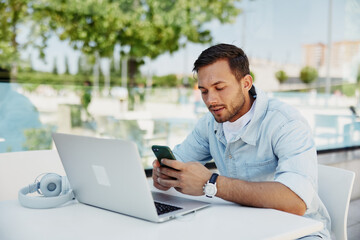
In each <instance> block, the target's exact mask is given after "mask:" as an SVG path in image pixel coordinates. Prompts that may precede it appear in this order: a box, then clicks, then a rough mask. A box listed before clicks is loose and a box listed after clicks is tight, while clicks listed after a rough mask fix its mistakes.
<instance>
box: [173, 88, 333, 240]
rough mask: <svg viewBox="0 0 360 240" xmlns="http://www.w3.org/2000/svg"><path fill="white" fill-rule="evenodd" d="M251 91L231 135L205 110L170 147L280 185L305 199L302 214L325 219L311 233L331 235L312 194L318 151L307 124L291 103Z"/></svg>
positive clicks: (224, 170)
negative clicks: (246, 117) (244, 119)
mask: <svg viewBox="0 0 360 240" xmlns="http://www.w3.org/2000/svg"><path fill="white" fill-rule="evenodd" d="M256 93H257V96H256V106H255V111H254V115H253V117H252V119H251V120H250V122H249V123H248V124H247V125H246V126H245V127H243V129H242V131H241V132H240V134H239V135H238V136H237V137H236V138H235V139H233V140H232V141H231V142H227V141H226V139H225V136H224V132H223V124H222V123H218V122H216V121H215V119H214V117H213V116H212V114H211V113H207V114H206V115H205V116H204V117H202V118H201V119H200V120H199V121H198V123H197V124H196V126H195V129H194V130H193V131H192V132H191V134H190V135H189V136H188V137H187V138H186V139H185V141H184V142H183V143H181V144H180V145H177V146H176V147H175V148H174V154H175V157H176V158H177V159H178V160H180V161H183V162H190V161H199V162H201V163H203V164H205V163H206V162H208V161H210V160H212V159H214V161H215V163H216V166H217V168H218V170H219V173H220V175H223V176H226V177H230V178H237V179H242V180H245V181H251V182H256V181H276V182H280V183H282V184H284V185H285V186H287V187H288V188H290V189H291V190H292V191H293V192H295V193H296V194H297V195H298V196H299V197H300V198H301V199H302V200H303V201H304V202H305V204H306V206H307V210H306V213H305V215H304V216H305V217H309V218H312V219H316V220H319V221H321V222H323V223H324V226H325V229H324V230H322V231H321V232H319V233H316V234H315V235H321V236H322V237H323V238H325V239H326V238H330V234H329V231H328V229H331V228H330V224H331V223H330V217H329V214H328V212H327V210H326V208H325V206H324V204H323V203H322V202H321V200H320V198H319V196H318V194H317V188H318V186H317V173H318V169H317V164H318V163H317V153H316V147H315V143H314V140H313V136H312V132H311V129H310V127H309V125H308V123H307V122H306V120H305V119H304V118H303V117H302V116H301V114H300V113H299V112H298V111H297V110H296V109H295V108H293V107H291V106H289V105H287V104H285V103H283V102H280V101H279V100H277V99H269V98H268V97H267V95H266V94H265V93H264V92H262V91H261V90H259V89H257V88H256ZM284 224H286V223H284Z"/></svg>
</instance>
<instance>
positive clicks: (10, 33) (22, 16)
mask: <svg viewBox="0 0 360 240" xmlns="http://www.w3.org/2000/svg"><path fill="white" fill-rule="evenodd" d="M29 2H30V0H2V1H0V16H1V17H0V67H3V68H6V69H10V68H11V67H13V66H14V62H16V61H18V60H19V48H20V47H23V46H20V45H19V43H18V42H17V34H18V28H19V26H20V25H21V24H24V23H25V22H26V21H27V20H28V18H29V14H30V13H29V8H28V5H29Z"/></svg>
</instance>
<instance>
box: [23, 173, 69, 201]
mask: <svg viewBox="0 0 360 240" xmlns="http://www.w3.org/2000/svg"><path fill="white" fill-rule="evenodd" d="M41 175H43V174H41ZM41 175H39V176H38V177H37V178H36V179H35V182H34V183H33V184H30V185H28V186H26V187H24V188H22V189H20V191H19V194H18V199H19V202H20V204H21V205H23V206H24V207H28V208H54V207H57V206H59V205H62V204H64V203H66V202H68V201H70V200H72V199H75V196H74V193H73V191H72V189H71V188H70V184H69V181H68V180H67V178H66V177H64V176H60V175H58V174H55V173H46V174H45V175H44V176H43V177H42V178H41V181H40V182H39V181H38V180H37V179H38V178H39V177H40V176H41ZM36 191H37V192H38V193H39V194H41V195H43V196H38V197H36V196H26V195H27V194H28V193H34V192H36Z"/></svg>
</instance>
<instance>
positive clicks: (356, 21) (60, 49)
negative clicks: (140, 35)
mask: <svg viewBox="0 0 360 240" xmlns="http://www.w3.org/2000/svg"><path fill="white" fill-rule="evenodd" d="M330 2H332V11H331V13H332V14H331V21H329V3H330ZM239 6H240V8H242V9H243V11H244V13H243V14H240V15H239V16H238V17H237V18H236V21H235V23H233V24H225V25H221V24H220V23H219V22H217V21H213V22H211V23H209V24H208V25H206V27H208V28H209V29H210V30H211V31H212V34H213V39H214V40H213V43H230V44H234V45H236V46H238V47H241V48H243V49H244V51H245V52H246V53H247V55H248V56H249V57H250V58H262V59H268V60H271V61H276V62H280V63H285V62H286V63H295V64H301V63H302V51H301V50H302V45H303V44H308V43H318V42H322V43H325V44H326V43H327V42H328V33H329V23H330V22H331V25H330V26H331V41H332V42H336V41H341V40H360V0H316V1H314V0H291V1H289V0H243V1H242V2H241V3H240V5H239ZM48 45H49V47H48V49H47V50H46V63H44V62H43V61H41V60H39V59H38V54H37V52H36V51H34V50H32V49H29V50H28V51H24V52H23V57H24V58H28V56H29V54H30V55H31V59H32V62H33V67H34V68H35V69H36V70H42V71H51V70H52V69H53V62H54V59H55V58H56V59H57V62H58V69H59V72H62V71H64V69H65V67H64V62H65V61H64V58H65V56H67V57H68V58H69V62H70V72H71V73H76V71H77V69H76V67H77V58H78V57H79V56H80V53H79V52H76V51H73V50H72V49H71V47H69V44H68V43H67V42H60V41H59V40H57V38H56V37H53V38H51V39H50V41H49V44H48ZM209 46H210V44H207V45H201V44H194V43H188V45H187V47H186V48H185V49H181V50H179V51H177V52H176V53H173V54H163V55H161V56H159V57H158V58H157V59H155V60H152V61H150V60H149V59H146V64H145V65H144V66H142V68H141V71H142V72H143V73H144V74H148V73H150V74H155V75H166V74H172V73H175V74H191V71H192V64H193V62H194V61H195V60H196V58H197V56H198V55H199V54H200V53H201V52H202V51H203V50H204V49H206V48H207V47H209ZM106 65H107V63H106V61H103V62H102V67H103V68H105V67H106Z"/></svg>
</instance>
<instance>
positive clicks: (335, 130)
mask: <svg viewBox="0 0 360 240" xmlns="http://www.w3.org/2000/svg"><path fill="white" fill-rule="evenodd" d="M268 94H269V96H270V97H276V98H279V99H280V100H282V101H284V102H287V103H289V104H291V105H293V106H295V107H296V108H297V109H299V111H300V112H301V113H302V114H303V115H304V117H305V118H306V119H307V121H308V122H309V124H310V126H311V128H312V129H313V133H314V137H315V142H316V145H317V148H318V150H323V149H334V148H343V147H350V146H360V121H359V120H358V117H357V116H356V113H354V111H356V109H357V105H358V102H357V99H356V98H355V97H354V98H349V97H345V96H335V95H331V96H327V95H321V94H317V93H315V92H312V93H289V92H287V93H277V92H271V93H268ZM350 106H353V108H352V109H353V110H352V111H351V109H350ZM206 112H207V109H206V107H205V106H204V104H203V103H202V101H201V99H200V97H199V92H198V90H193V89H191V88H178V89H176V88H172V89H158V88H155V89H150V88H133V89H130V91H128V89H126V88H121V87H113V88H111V89H99V90H98V91H95V90H94V89H93V88H89V87H79V86H58V85H57V86H49V85H36V86H35V85H31V84H6V83H0V153H3V152H14V151H27V150H41V149H53V148H54V144H53V142H52V138H51V133H52V132H62V133H71V134H78V135H85V136H95V137H101V138H120V139H128V140H131V141H134V142H135V143H136V144H137V146H138V149H139V152H140V155H141V157H142V159H143V166H144V168H151V163H152V161H153V159H154V155H153V153H152V152H151V145H154V144H158V145H168V146H170V147H171V148H172V147H174V146H175V145H176V144H178V143H180V142H181V141H182V140H184V139H185V137H186V136H187V135H188V134H189V133H190V131H191V130H192V129H193V127H194V126H195V124H196V122H197V120H198V119H199V118H200V117H201V116H202V115H203V114H205V113H206Z"/></svg>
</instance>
